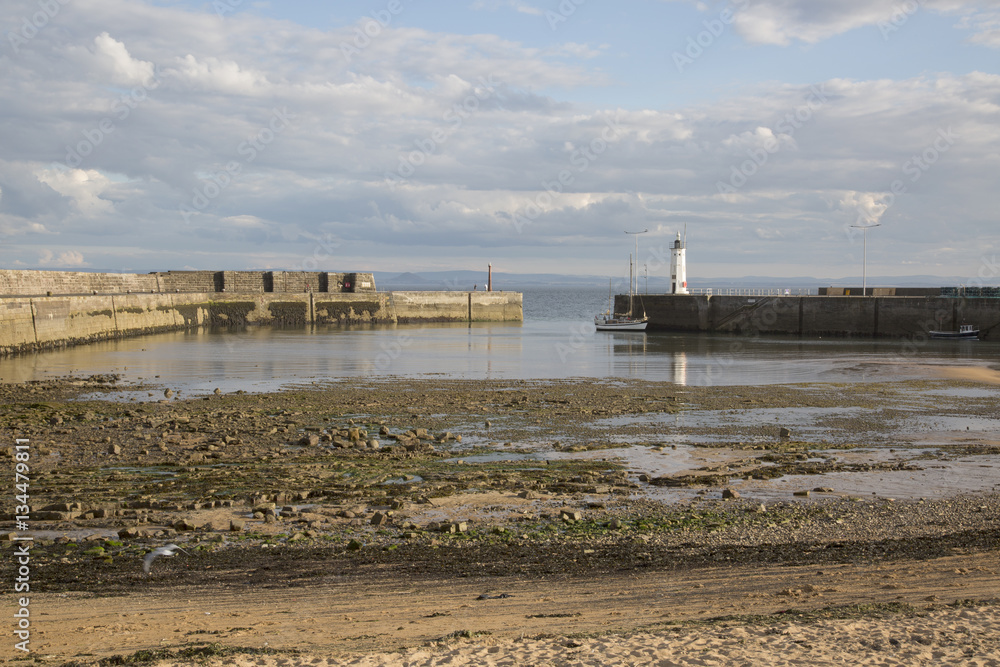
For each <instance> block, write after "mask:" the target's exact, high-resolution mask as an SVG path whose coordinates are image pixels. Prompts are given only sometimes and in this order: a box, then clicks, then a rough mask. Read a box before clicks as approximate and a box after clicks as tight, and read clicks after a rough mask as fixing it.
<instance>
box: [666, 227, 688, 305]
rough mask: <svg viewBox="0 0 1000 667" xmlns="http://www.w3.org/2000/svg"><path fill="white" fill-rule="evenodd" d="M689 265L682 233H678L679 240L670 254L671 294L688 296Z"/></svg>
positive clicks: (675, 241) (675, 242)
mask: <svg viewBox="0 0 1000 667" xmlns="http://www.w3.org/2000/svg"><path fill="white" fill-rule="evenodd" d="M687 280H688V279H687V264H686V262H685V260H684V241H682V240H681V233H680V232H677V239H676V240H674V247H673V248H672V249H671V253H670V293H671V294H687V293H688V290H687V287H688V283H687Z"/></svg>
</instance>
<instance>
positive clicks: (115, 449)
mask: <svg viewBox="0 0 1000 667" xmlns="http://www.w3.org/2000/svg"><path fill="white" fill-rule="evenodd" d="M121 453H122V448H121V445H111V446H110V447H108V454H113V455H115V456H117V455H118V454H121Z"/></svg>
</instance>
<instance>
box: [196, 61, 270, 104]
mask: <svg viewBox="0 0 1000 667" xmlns="http://www.w3.org/2000/svg"><path fill="white" fill-rule="evenodd" d="M176 73H177V75H178V78H179V79H180V81H181V83H182V85H185V86H189V87H191V88H193V89H195V90H200V91H211V92H213V93H216V94H218V93H222V94H226V93H229V94H237V95H255V94H263V93H266V92H267V77H266V76H265V75H264V74H263V73H262V72H258V71H254V70H245V69H243V68H241V67H240V65H239V63H237V62H235V61H233V60H221V59H219V58H214V57H207V58H204V59H203V60H201V61H199V60H198V59H197V58H196V57H195V56H193V55H191V54H190V53H189V54H187V55H186V56H184V57H183V58H181V59H180V60H179V62H178V63H177V66H176Z"/></svg>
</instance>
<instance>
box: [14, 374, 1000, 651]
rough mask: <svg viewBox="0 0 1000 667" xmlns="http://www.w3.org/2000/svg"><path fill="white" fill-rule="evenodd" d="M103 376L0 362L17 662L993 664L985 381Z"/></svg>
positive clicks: (990, 464) (993, 539) (996, 527)
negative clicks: (22, 642) (12, 457)
mask: <svg viewBox="0 0 1000 667" xmlns="http://www.w3.org/2000/svg"><path fill="white" fill-rule="evenodd" d="M977 379H985V378H977ZM113 385H114V382H113V379H112V380H109V379H108V378H97V379H93V380H84V381H80V380H74V381H69V382H59V381H54V382H48V383H35V384H31V385H30V386H25V387H16V386H5V387H0V401H2V402H3V404H4V410H3V412H2V413H0V429H2V430H3V431H4V432H5V433H9V434H11V435H12V436H13V437H22V438H27V439H29V440H30V441H31V447H32V449H31V452H32V457H33V458H32V459H31V472H32V485H33V486H32V493H33V499H32V505H33V510H32V511H33V520H32V527H33V528H34V529H35V530H36V531H37V536H38V539H37V541H36V542H35V546H34V548H33V550H32V586H33V589H32V591H31V593H32V605H33V610H34V612H35V613H36V614H37V616H36V618H37V619H38V620H37V625H36V631H35V634H34V635H33V642H34V643H33V646H32V653H31V655H30V658H31V659H32V660H34V661H36V662H37V663H41V664H50V665H63V664H66V665H91V664H104V665H110V664H121V660H125V661H126V662H125V664H160V665H168V664H178V665H180V664H185V665H186V664H217V665H223V664H242V665H259V666H261V667H265V666H270V665H275V666H277V665H295V664H312V665H320V666H322V665H348V664H351V665H424V664H426V665H479V664H483V665H492V664H496V665H522V664H532V665H590V664H594V665H597V664H600V665H609V664H623V665H628V664H636V665H639V664H662V665H673V664H677V665H729V664H739V665H744V664H745V665H754V664H775V665H792V664H871V665H911V664H935V665H940V664H944V665H952V664H954V665H997V664H998V663H997V658H996V657H995V656H997V655H998V653H1000V646H998V644H997V639H996V637H1000V632H997V631H998V629H1000V628H998V602H997V599H998V597H1000V580H998V572H1000V495H998V494H997V493H996V490H995V489H996V487H997V484H996V481H997V480H996V478H995V469H996V468H995V466H996V464H997V457H998V456H1000V446H998V442H997V440H998V437H997V435H996V434H994V433H993V430H995V426H994V424H995V422H996V417H997V415H996V399H997V394H996V392H997V390H996V389H995V388H994V385H992V384H991V383H981V382H972V381H970V379H969V378H966V379H963V380H949V379H942V380H933V381H930V380H925V381H901V382H893V383H880V384H874V383H872V384H866V385H864V386H862V387H858V386H848V385H834V384H831V385H822V384H815V383H813V384H809V385H788V386H771V387H767V388H755V387H754V388H746V387H715V388H692V387H687V388H679V387H677V386H676V385H672V384H666V383H650V382H641V381H635V382H625V383H622V382H617V381H616V382H592V383H578V382H551V383H542V382H538V383H535V382H513V383H506V382H499V383H498V382H492V381H468V382H462V381H452V380H442V381H434V380H421V381H413V382H407V383H392V382H372V383H369V384H361V385H357V384H355V385H352V386H350V387H347V386H336V387H325V388H320V389H315V390H310V391H294V392H281V393H277V394H263V395H243V394H233V395H217V396H208V397H200V398H188V399H184V400H178V399H176V398H171V397H170V396H166V397H165V398H164V399H162V400H158V401H151V402H149V403H144V404H141V405H139V404H123V403H119V402H113V401H101V400H97V399H93V398H91V399H88V400H85V401H79V400H77V399H75V398H74V392H76V393H79V392H82V391H94V390H95V389H99V388H100V387H102V386H107V387H108V388H113V389H114V391H118V390H119V388H117V387H113ZM29 390H30V391H29ZM776 416H777V419H776V418H775V417H776ZM785 425H787V426H788V429H786V430H790V431H791V434H790V435H783V434H782V429H783V428H785ZM972 426H974V427H975V430H970V427H972ZM459 436H461V440H460V439H459ZM376 438H377V439H378V440H380V441H381V443H378V442H376V443H375V444H374V445H373V444H372V441H373V440H375V439H376ZM670 442H674V443H678V442H680V443H683V444H682V447H683V450H682V451H681V450H678V449H675V448H673V447H672V446H671V445H670V444H669V443H670ZM659 461H663V462H667V463H669V464H670V465H668V471H667V472H656V468H655V466H656V465H658V463H657V462H659ZM678 462H683V463H678ZM963 466H964V467H963ZM952 467H954V469H955V470H958V471H981V472H977V474H979V475H980V477H978V478H977V479H976V483H977V484H978V485H979V486H978V487H976V488H977V489H978V490H976V491H975V492H965V493H961V492H960V491H961V490H960V489H949V487H947V485H946V484H945V485H944V486H940V487H939V488H933V487H932V486H930V484H932V483H933V480H943V481H944V482H947V480H949V479H951V478H949V477H947V476H944V477H942V476H941V475H942V471H945V472H946V471H948V470H949V469H950V468H952ZM962 474H965V472H963V473H962ZM783 480H792V482H793V483H792V484H790V485H786V486H784V487H782V486H780V484H778V483H779V482H782V481H783ZM848 480H853V482H851V483H854V484H856V485H857V484H860V485H861V486H860V487H859V488H864V486H865V485H874V487H875V488H898V489H903V488H907V485H909V487H910V488H914V489H917V490H918V491H919V490H922V489H925V488H926V490H927V491H928V492H931V491H932V492H933V493H928V496H929V497H928V498H926V499H924V498H922V497H914V498H906V497H903V498H898V499H897V498H892V497H886V496H885V495H884V494H879V493H875V494H874V495H873V494H871V493H867V492H866V493H864V494H859V493H852V492H849V491H845V489H846V488H848ZM938 483H942V482H938ZM838 487H839V488H838ZM657 489H668V490H669V489H677V494H675V495H674V496H672V497H675V498H677V499H679V500H675V501H673V502H662V501H660V500H657V497H658V496H657ZM724 489H725V490H728V491H727V493H729V496H725V495H724V494H723V490H724ZM776 489H777V491H776ZM793 491H794V492H795V493H793ZM733 492H735V493H733ZM763 494H770V495H766V496H765V495H763ZM740 496H742V497H740ZM730 497H731V498H730ZM727 498H730V499H727ZM775 498H778V500H775ZM36 511H37V513H36ZM13 528H14V526H13V524H12V523H10V522H8V523H7V524H5V525H4V530H7V531H11V530H13ZM9 534H10V533H8V535H9ZM167 542H176V543H179V544H182V545H184V547H185V548H186V550H187V553H185V554H183V555H178V556H177V557H175V558H169V559H167V558H163V559H160V560H158V561H156V563H155V565H154V567H153V571H152V573H151V574H150V575H149V576H146V575H144V574H143V573H142V569H141V562H142V556H143V554H145V553H146V552H148V551H149V550H150V549H152V548H154V547H156V546H161V545H163V544H165V543H167ZM4 548H6V549H10V548H11V546H10V545H9V544H8V546H6V547H4ZM12 562H13V561H12V559H4V562H3V563H2V564H0V576H4V577H7V578H8V580H9V579H11V577H13V571H12V570H11V568H12V567H13V565H12ZM112 656H122V658H121V659H120V660H118V661H117V662H116V661H115V660H116V659H112ZM4 657H5V659H16V658H19V657H23V656H19V655H12V654H10V653H7V654H6V655H5V656H4ZM102 661H103V662H102Z"/></svg>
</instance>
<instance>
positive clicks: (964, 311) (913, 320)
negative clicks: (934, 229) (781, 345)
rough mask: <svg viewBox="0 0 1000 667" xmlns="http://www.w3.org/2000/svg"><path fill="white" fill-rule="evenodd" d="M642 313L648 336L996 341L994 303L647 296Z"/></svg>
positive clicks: (999, 306)
mask: <svg viewBox="0 0 1000 667" xmlns="http://www.w3.org/2000/svg"><path fill="white" fill-rule="evenodd" d="M640 307H641V309H642V310H643V311H644V312H645V314H646V315H647V316H648V317H649V325H648V327H647V330H648V331H686V332H717V333H732V334H744V335H747V334H755V335H757V334H759V335H789V334H790V335H796V336H805V337H825V336H840V337H861V338H905V337H919V336H926V335H927V332H929V331H932V330H943V331H951V330H957V329H958V327H959V325H960V324H972V325H974V326H976V327H978V328H979V330H980V338H982V339H989V338H996V337H997V336H998V335H1000V299H996V298H962V297H941V296H938V297H926V296H924V297H912V296H875V297H857V296H722V295H704V294H644V295H642V296H641V297H637V301H636V308H637V309H639V308H640ZM615 310H616V311H617V312H625V311H626V310H628V295H617V296H616V297H615Z"/></svg>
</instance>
